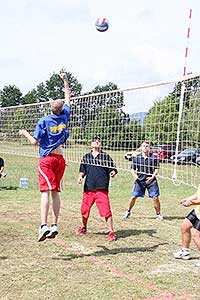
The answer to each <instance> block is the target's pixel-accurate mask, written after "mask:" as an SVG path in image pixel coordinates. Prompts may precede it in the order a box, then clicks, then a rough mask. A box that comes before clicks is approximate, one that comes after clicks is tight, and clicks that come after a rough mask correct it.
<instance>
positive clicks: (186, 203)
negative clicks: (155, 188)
mask: <svg viewBox="0 0 200 300" xmlns="http://www.w3.org/2000/svg"><path fill="white" fill-rule="evenodd" d="M179 202H180V204H182V205H183V206H185V207H188V206H190V205H192V201H191V200H188V199H187V198H184V199H182V200H180V201H179Z"/></svg>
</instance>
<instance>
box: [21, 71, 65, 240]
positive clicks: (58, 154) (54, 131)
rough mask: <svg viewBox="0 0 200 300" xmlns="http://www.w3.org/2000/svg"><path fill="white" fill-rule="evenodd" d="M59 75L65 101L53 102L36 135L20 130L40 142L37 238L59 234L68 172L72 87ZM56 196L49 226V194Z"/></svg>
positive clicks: (27, 136)
mask: <svg viewBox="0 0 200 300" xmlns="http://www.w3.org/2000/svg"><path fill="white" fill-rule="evenodd" d="M60 77H61V78H62V79H63V81H64V89H65V103H64V104H63V100H61V99H57V100H54V101H53V102H52V103H51V110H52V114H50V115H48V116H45V117H43V118H41V119H40V120H39V121H38V123H37V124H36V127H35V131H34V135H33V136H32V135H31V134H30V133H29V132H27V130H25V129H22V130H20V131H19V133H20V134H21V135H24V136H25V137H26V138H27V139H28V140H29V141H30V142H31V144H32V145H35V146H36V145H38V144H39V155H40V159H39V163H38V180H39V185H40V192H41V226H40V228H39V237H38V241H39V242H41V241H44V240H45V239H46V238H50V239H52V238H55V236H56V235H57V234H58V228H57V222H58V216H59V211H60V196H59V192H60V191H61V181H62V177H63V175H64V171H65V165H66V164H65V160H64V157H63V155H62V144H63V143H64V142H65V141H66V140H67V138H68V137H69V130H68V121H69V117H70V106H69V105H70V90H69V84H68V81H67V79H66V74H65V73H64V72H62V73H61V74H60ZM50 192H51V196H52V199H53V205H52V206H53V207H52V225H51V227H50V228H49V227H48V225H47V219H48V211H49V197H50Z"/></svg>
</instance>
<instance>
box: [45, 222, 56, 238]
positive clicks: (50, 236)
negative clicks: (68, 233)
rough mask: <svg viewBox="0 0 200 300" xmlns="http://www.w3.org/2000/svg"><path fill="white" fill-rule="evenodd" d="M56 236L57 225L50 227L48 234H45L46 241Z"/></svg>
mask: <svg viewBox="0 0 200 300" xmlns="http://www.w3.org/2000/svg"><path fill="white" fill-rule="evenodd" d="M57 234H58V226H57V225H55V224H54V225H51V228H50V233H49V234H47V236H46V237H47V238H48V239H54V238H55V237H56V235H57Z"/></svg>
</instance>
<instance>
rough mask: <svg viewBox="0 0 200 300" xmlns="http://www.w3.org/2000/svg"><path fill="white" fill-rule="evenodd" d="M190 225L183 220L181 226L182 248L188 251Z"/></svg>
mask: <svg viewBox="0 0 200 300" xmlns="http://www.w3.org/2000/svg"><path fill="white" fill-rule="evenodd" d="M191 228H192V224H191V223H190V222H189V221H187V219H185V220H184V221H183V223H182V224H181V236H182V247H183V248H186V249H189V247H190V242H191Z"/></svg>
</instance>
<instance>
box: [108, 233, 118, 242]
mask: <svg viewBox="0 0 200 300" xmlns="http://www.w3.org/2000/svg"><path fill="white" fill-rule="evenodd" d="M108 241H109V242H112V241H116V235H115V233H114V232H113V231H110V232H109V234H108Z"/></svg>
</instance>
